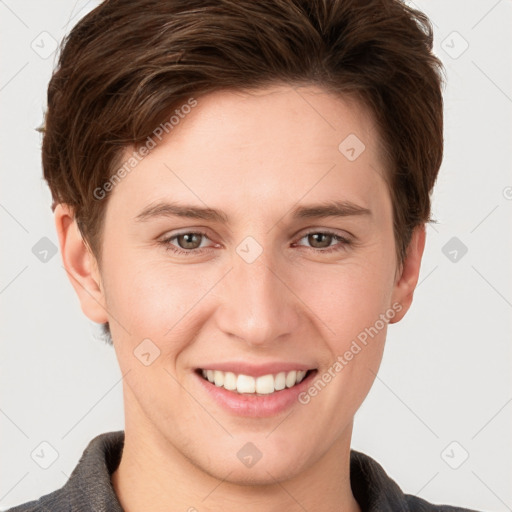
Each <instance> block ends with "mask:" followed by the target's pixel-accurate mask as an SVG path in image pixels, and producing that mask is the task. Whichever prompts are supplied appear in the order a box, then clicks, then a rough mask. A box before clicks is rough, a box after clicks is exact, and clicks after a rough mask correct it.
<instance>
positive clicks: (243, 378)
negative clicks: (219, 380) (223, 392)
mask: <svg viewBox="0 0 512 512" xmlns="http://www.w3.org/2000/svg"><path fill="white" fill-rule="evenodd" d="M236 390H237V391H238V392H239V393H254V391H255V390H256V380H255V379H254V377H251V376H250V375H239V376H238V379H237V380H236Z"/></svg>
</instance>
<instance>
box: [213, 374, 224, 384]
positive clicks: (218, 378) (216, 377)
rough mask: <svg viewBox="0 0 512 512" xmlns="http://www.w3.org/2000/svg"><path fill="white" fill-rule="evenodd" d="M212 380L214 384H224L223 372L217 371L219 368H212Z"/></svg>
mask: <svg viewBox="0 0 512 512" xmlns="http://www.w3.org/2000/svg"><path fill="white" fill-rule="evenodd" d="M213 381H214V382H215V385H216V386H222V385H223V384H224V372H219V370H214V372H213Z"/></svg>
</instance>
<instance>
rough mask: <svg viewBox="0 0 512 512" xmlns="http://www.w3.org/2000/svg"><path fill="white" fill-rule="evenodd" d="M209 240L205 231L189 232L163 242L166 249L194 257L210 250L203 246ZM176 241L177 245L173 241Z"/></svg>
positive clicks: (167, 238) (169, 237)
mask: <svg viewBox="0 0 512 512" xmlns="http://www.w3.org/2000/svg"><path fill="white" fill-rule="evenodd" d="M204 239H208V235H207V234H206V233H204V232H203V231H187V232H184V233H178V234H175V235H172V236H168V237H166V238H164V239H163V240H161V242H160V243H161V244H163V245H164V247H165V248H166V249H167V250H169V251H171V252H174V253H176V254H183V255H186V256H188V255H192V254H198V253H201V252H203V251H204V250H208V249H209V248H208V247H204V246H202V241H203V240H204ZM174 240H176V244H177V245H175V243H173V241H174Z"/></svg>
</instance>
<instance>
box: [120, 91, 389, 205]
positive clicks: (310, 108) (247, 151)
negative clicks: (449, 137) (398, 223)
mask: <svg viewBox="0 0 512 512" xmlns="http://www.w3.org/2000/svg"><path fill="white" fill-rule="evenodd" d="M195 100H196V101H197V106H195V107H194V108H192V109H187V110H186V112H188V113H187V114H185V115H183V114H182V116H180V119H179V122H178V123H177V124H175V125H174V126H173V129H172V131H170V133H169V134H168V135H166V136H165V137H164V138H163V139H162V141H161V142H159V141H158V140H157V146H156V147H155V148H154V149H152V150H151V152H150V153H149V154H148V155H147V156H145V157H144V158H143V159H142V160H141V161H140V162H139V163H137V165H136V167H135V168H134V169H133V171H131V172H130V173H129V175H128V176H126V177H125V178H123V180H122V181H121V182H120V183H119V184H118V185H117V186H116V187H115V189H114V190H113V193H112V196H113V197H112V199H113V200H114V203H115V202H116V197H121V196H122V197H124V201H123V203H125V205H126V206H129V205H131V206H133V207H134V206H135V205H139V206H140V205H141V204H142V203H143V202H144V203H145V204H146V205H147V204H148V203H151V202H157V201H159V200H165V199H166V198H167V199H170V198H178V199H180V200H183V201H187V202H189V203H190V202H191V201H193V202H196V203H197V204H201V203H203V204H202V206H204V205H205V204H207V205H208V206H212V207H217V206H219V205H221V207H222V209H224V210H227V209H229V208H230V206H231V207H232V208H238V209H239V211H241V210H243V209H251V208H252V209H253V213H254V208H255V207H258V211H261V207H262V205H263V204H265V203H266V204H268V205H269V209H268V212H269V213H270V211H271V210H272V208H273V207H274V206H276V205H279V204H282V205H283V207H284V205H285V204H287V205H291V204H293V203H296V202H298V201H301V198H304V199H307V202H312V201H314V200H316V199H319V200H326V199H327V200H329V199H332V200H339V199H341V200H343V199H347V200H350V201H353V202H358V203H359V204H361V206H365V207H367V206H369V203H370V202H372V201H373V202H375V201H374V200H375V197H376V196H378V195H382V194H386V191H387V189H386V184H385V181H384V180H383V173H384V164H383V160H382V158H381V151H380V140H379V137H378V134H377V131H376V127H375V124H374V122H373V119H372V116H371V115H370V114H369V112H368V110H367V109H366V108H365V107H364V106H363V105H362V104H360V103H359V102H357V101H354V100H349V99H346V98H344V99H341V98H340V97H337V96H334V95H333V94H331V93H329V92H327V91H325V90H324V89H322V88H319V87H315V86H308V87H300V88H298V87H292V86H285V85H283V86H274V87H268V88H264V89H253V90H245V91H218V92H215V93H211V94H208V95H205V96H200V97H198V98H195ZM184 111H185V110H184ZM132 152H133V148H131V149H129V150H127V152H126V155H125V157H126V158H129V155H130V154H131V153H132ZM386 195H387V194H386ZM169 196H170V197H169ZM210 203H216V204H215V205H212V204H210ZM382 206H383V207H384V205H382Z"/></svg>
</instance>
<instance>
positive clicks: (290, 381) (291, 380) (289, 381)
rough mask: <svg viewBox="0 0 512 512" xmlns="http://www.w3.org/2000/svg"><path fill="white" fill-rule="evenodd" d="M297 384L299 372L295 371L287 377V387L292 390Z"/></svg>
mask: <svg viewBox="0 0 512 512" xmlns="http://www.w3.org/2000/svg"><path fill="white" fill-rule="evenodd" d="M296 382H297V372H296V371H295V370H293V371H292V372H288V374H287V375H286V387H287V388H291V387H292V386H293V385H294V384H295V383H296Z"/></svg>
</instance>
